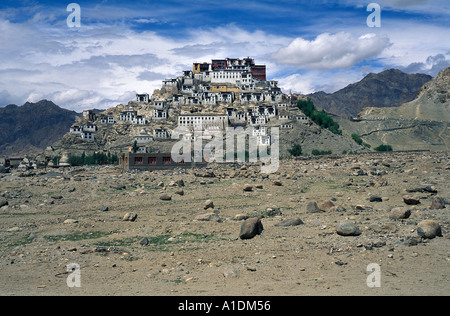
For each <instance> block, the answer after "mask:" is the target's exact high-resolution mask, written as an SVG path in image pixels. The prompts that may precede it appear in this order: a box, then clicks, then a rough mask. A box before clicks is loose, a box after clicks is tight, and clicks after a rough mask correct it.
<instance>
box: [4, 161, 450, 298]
mask: <svg viewBox="0 0 450 316" xmlns="http://www.w3.org/2000/svg"><path fill="white" fill-rule="evenodd" d="M449 179H450V163H449V152H446V153H445V152H444V153H443V152H437V153H430V152H420V153H385V154H368V155H344V156H340V157H325V156H324V157H321V158H315V159H305V160H297V161H296V160H283V161H281V165H280V168H279V170H278V172H276V173H274V174H270V175H264V174H261V173H260V172H259V166H257V165H252V166H242V165H212V166H210V167H209V168H208V169H203V170H198V169H187V170H182V169H177V170H170V171H145V172H122V170H120V169H119V168H117V167H113V166H106V167H83V168H81V167H77V168H64V169H62V168H60V169H51V170H49V169H47V170H44V169H38V170H29V171H26V172H20V171H13V172H12V173H9V174H1V175H0V201H1V199H2V198H3V201H5V200H6V201H7V202H8V204H7V205H5V206H3V207H0V294H1V295H39V296H46V295H127V296H128V295H130V296H136V295H164V296H166V295H180V296H184V295H194V296H215V295H227V296H228V295H237V296H252V295H258V296H259V295H271V296H273V295H276V296H278V295H286V296H300V295H301V296H304V295H305V296H308V295H349V296H353V295H396V296H397V295H449V294H450V282H449V278H450V252H449V250H450V247H449V246H450V240H449V236H450V231H449V224H450V216H449V209H450V206H449V205H448V204H445V208H441V209H430V206H431V203H432V202H431V200H432V198H434V197H441V198H443V199H444V201H445V202H446V203H448V199H449V198H450V182H449ZM178 180H183V182H184V186H180V185H182V183H180V182H177V181H178ZM277 181H278V182H277ZM161 182H162V183H161ZM246 185H250V186H252V190H251V191H244V190H243V188H244V187H245V186H246ZM425 187H427V188H428V189H427V190H423V188H425ZM181 190H182V191H183V192H181ZM407 190H409V191H410V192H407ZM411 191H413V192H411ZM181 193H183V195H181ZM162 194H167V195H169V196H170V197H171V200H161V199H160V197H161V195H162ZM406 194H409V195H414V196H416V197H417V198H418V199H419V200H420V204H417V205H406V204H405V202H404V200H403V196H404V195H406ZM374 196H377V197H379V198H381V202H375V201H374V202H371V201H370V198H371V197H372V198H373V197H374ZM207 200H211V201H212V202H213V204H214V207H213V208H209V209H206V210H205V202H206V201H207ZM373 200H380V199H373ZM323 201H328V202H327V203H325V204H323V205H322V202H323ZM309 202H317V204H318V205H319V206H320V208H321V210H320V211H316V212H311V211H308V209H307V205H308V203H309ZM330 202H331V203H330ZM399 206H403V207H405V208H407V209H409V210H410V211H411V215H410V216H409V218H406V219H392V218H391V217H390V211H391V209H392V208H393V207H399ZM104 207H107V210H106V208H104ZM129 212H133V213H135V214H137V218H136V219H135V220H134V221H124V220H123V217H124V215H125V214H126V213H129ZM204 214H208V215H205V216H202V215H204ZM214 214H215V215H214ZM199 215H200V216H199ZM236 215H239V216H237V217H236ZM257 215H260V216H262V219H261V222H262V224H263V227H264V230H263V232H262V234H260V235H257V236H255V237H254V238H252V239H246V240H241V239H240V238H239V232H240V228H241V224H242V223H243V219H242V218H245V217H247V216H250V217H251V216H257ZM292 218H300V219H301V221H302V222H303V224H300V225H297V226H286V227H283V226H276V225H277V224H279V223H280V222H282V221H283V220H286V219H292ZM344 219H347V220H350V221H352V222H354V223H355V224H356V225H357V226H358V227H359V229H360V231H361V234H360V235H358V236H341V235H339V234H337V233H336V226H337V224H338V223H339V222H340V221H341V220H344ZM424 219H434V220H436V221H437V222H438V223H439V224H440V226H441V230H442V235H443V237H436V238H433V239H423V238H421V237H419V236H418V232H417V228H418V223H419V222H420V221H422V220H424ZM372 263H375V264H377V265H378V267H379V274H376V273H377V271H376V270H371V269H369V271H368V266H369V265H370V264H372ZM71 264H76V265H77V267H78V268H79V269H78V268H77V269H75V270H73V271H68V266H69V265H71ZM372 273H375V274H372ZM378 276H379V278H378ZM371 280H372V281H374V280H378V281H379V283H378V284H375V285H376V286H373V287H370V286H369V285H373V284H372V283H371V282H370V281H371ZM368 281H369V282H368ZM69 285H70V286H69ZM377 285H378V286H377Z"/></svg>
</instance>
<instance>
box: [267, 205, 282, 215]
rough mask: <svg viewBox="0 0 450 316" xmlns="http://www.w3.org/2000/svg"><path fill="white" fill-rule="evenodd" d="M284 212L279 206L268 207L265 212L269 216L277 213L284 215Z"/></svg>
mask: <svg viewBox="0 0 450 316" xmlns="http://www.w3.org/2000/svg"><path fill="white" fill-rule="evenodd" d="M282 214H283V213H282V212H281V210H280V208H279V207H267V208H266V210H265V212H264V216H267V217H274V216H277V215H282Z"/></svg>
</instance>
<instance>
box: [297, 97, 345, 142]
mask: <svg viewBox="0 0 450 316" xmlns="http://www.w3.org/2000/svg"><path fill="white" fill-rule="evenodd" d="M297 106H298V107H299V108H300V110H302V112H303V113H305V115H306V116H308V117H309V118H310V119H311V121H313V122H314V123H316V124H317V125H319V126H320V127H321V128H327V129H329V130H330V131H331V132H332V133H334V134H338V135H342V130H340V127H339V124H338V123H337V122H335V121H334V120H333V119H332V118H331V117H330V116H329V115H328V114H327V113H326V112H325V111H324V110H322V111H318V110H317V109H316V107H315V106H314V103H313V102H312V101H311V100H310V99H307V100H298V101H297Z"/></svg>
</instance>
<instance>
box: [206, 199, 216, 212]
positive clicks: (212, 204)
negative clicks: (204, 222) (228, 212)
mask: <svg viewBox="0 0 450 316" xmlns="http://www.w3.org/2000/svg"><path fill="white" fill-rule="evenodd" d="M209 208H214V202H213V201H212V200H206V201H205V206H204V207H203V209H205V210H207V209H209Z"/></svg>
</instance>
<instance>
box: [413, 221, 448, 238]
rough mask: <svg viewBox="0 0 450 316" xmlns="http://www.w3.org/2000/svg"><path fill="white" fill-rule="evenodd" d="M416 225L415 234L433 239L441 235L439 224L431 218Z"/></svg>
mask: <svg viewBox="0 0 450 316" xmlns="http://www.w3.org/2000/svg"><path fill="white" fill-rule="evenodd" d="M417 226H418V227H417V234H418V235H419V236H421V237H422V238H424V239H433V238H434V237H436V236H440V237H442V230H441V225H439V223H438V222H437V221H435V220H433V219H426V220H423V221H421V222H420V223H419V224H417Z"/></svg>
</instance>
